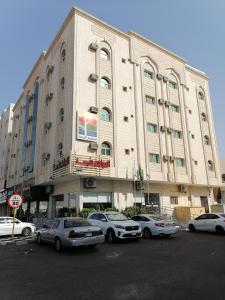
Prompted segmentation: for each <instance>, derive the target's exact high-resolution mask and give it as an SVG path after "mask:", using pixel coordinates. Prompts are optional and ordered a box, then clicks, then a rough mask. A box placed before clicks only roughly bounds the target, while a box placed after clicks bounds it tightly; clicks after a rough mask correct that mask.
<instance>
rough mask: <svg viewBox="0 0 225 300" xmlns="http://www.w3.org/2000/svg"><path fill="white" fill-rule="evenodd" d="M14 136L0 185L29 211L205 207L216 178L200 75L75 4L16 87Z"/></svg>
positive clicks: (204, 87)
mask: <svg viewBox="0 0 225 300" xmlns="http://www.w3.org/2000/svg"><path fill="white" fill-rule="evenodd" d="M18 116H19V117H18ZM13 134H17V137H16V138H15V139H13V140H12V145H11V150H10V151H11V155H14V154H16V157H15V156H14V157H13V158H14V160H11V161H10V166H9V170H8V176H7V187H8V189H10V188H11V189H12V188H13V189H14V190H16V189H17V190H18V191H20V192H22V193H23V195H24V197H25V199H26V205H27V207H26V209H27V210H29V211H30V212H31V214H35V212H39V214H41V213H42V214H43V215H45V216H48V217H54V216H60V215H62V214H63V213H65V212H66V213H73V212H74V211H75V210H76V211H78V210H81V209H82V208H88V207H96V205H100V206H101V207H103V208H104V207H113V206H114V207H116V208H118V209H120V210H123V209H124V208H125V207H127V206H133V205H134V204H135V205H140V206H146V207H148V208H149V209H152V210H160V211H161V212H162V211H163V212H166V213H169V214H172V213H173V208H174V206H177V205H179V206H204V207H205V209H206V210H209V209H210V205H211V204H213V203H214V198H213V193H212V188H213V187H215V186H219V185H220V178H221V175H220V170H219V162H218V154H217V145H216V136H215V131H214V123H213V116H212V110H211V100H210V93H209V87H208V78H207V76H206V74H205V73H203V72H201V71H199V70H197V69H195V68H193V67H191V66H189V65H188V64H187V62H186V61H185V60H184V59H182V58H181V57H179V56H178V55H176V54H174V53H172V52H170V51H168V50H166V49H164V48H162V47H160V46H159V45H156V44H155V43H153V42H151V41H149V40H147V39H145V38H144V37H142V36H140V35H138V34H137V33H134V32H128V33H123V32H121V31H119V30H117V29H116V28H113V27H112V26H110V25H108V24H105V23H104V22H102V21H100V20H98V19H96V18H95V17H93V16H90V15H89V14H87V13H85V12H83V11H81V10H79V9H75V8H73V9H72V10H71V12H70V13H69V15H68V17H67V19H66V20H65V22H64V24H63V25H62V27H61V29H60V31H59V32H58V34H57V35H56V37H55V39H54V40H53V42H52V44H51V45H50V47H49V49H48V50H47V51H46V52H43V53H42V54H41V56H40V57H39V59H38V61H37V63H36V65H35V66H34V68H33V70H32V71H31V73H30V75H29V77H28V79H27V80H26V82H25V84H24V90H23V94H22V95H21V97H20V98H19V100H18V101H17V103H16V105H15V107H14V124H13Z"/></svg>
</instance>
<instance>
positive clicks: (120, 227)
mask: <svg viewBox="0 0 225 300" xmlns="http://www.w3.org/2000/svg"><path fill="white" fill-rule="evenodd" d="M115 227H116V228H118V229H125V227H124V226H122V225H115Z"/></svg>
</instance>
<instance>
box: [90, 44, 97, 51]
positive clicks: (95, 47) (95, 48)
mask: <svg viewBox="0 0 225 300" xmlns="http://www.w3.org/2000/svg"><path fill="white" fill-rule="evenodd" d="M89 49H90V50H92V51H97V50H98V44H97V43H91V44H90V45H89Z"/></svg>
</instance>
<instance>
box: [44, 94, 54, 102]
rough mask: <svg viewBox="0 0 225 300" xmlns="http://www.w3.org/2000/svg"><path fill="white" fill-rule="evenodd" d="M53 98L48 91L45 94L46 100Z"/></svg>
mask: <svg viewBox="0 0 225 300" xmlns="http://www.w3.org/2000/svg"><path fill="white" fill-rule="evenodd" d="M52 98H53V93H48V94H47V96H46V101H49V100H51V99H52Z"/></svg>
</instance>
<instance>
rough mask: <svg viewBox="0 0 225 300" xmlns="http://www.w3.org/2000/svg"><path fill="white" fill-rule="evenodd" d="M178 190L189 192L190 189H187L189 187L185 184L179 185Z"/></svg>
mask: <svg viewBox="0 0 225 300" xmlns="http://www.w3.org/2000/svg"><path fill="white" fill-rule="evenodd" d="M178 191H179V192H180V193H187V191H188V189H187V187H186V186H184V185H178Z"/></svg>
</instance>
